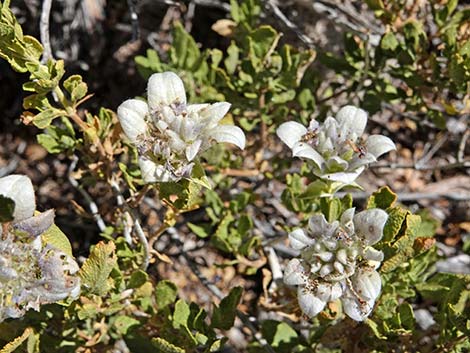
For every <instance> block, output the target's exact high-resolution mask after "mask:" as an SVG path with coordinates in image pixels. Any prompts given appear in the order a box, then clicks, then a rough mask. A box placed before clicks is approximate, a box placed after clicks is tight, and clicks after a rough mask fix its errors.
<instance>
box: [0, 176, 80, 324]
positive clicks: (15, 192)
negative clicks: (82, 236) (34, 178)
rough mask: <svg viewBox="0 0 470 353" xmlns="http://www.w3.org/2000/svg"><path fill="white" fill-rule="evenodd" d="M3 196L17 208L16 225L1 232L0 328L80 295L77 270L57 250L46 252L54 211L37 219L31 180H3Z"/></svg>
mask: <svg viewBox="0 0 470 353" xmlns="http://www.w3.org/2000/svg"><path fill="white" fill-rule="evenodd" d="M0 194H1V195H3V196H6V197H8V198H10V199H12V200H13V201H14V202H15V209H14V214H13V216H14V219H13V221H12V222H10V223H7V224H2V225H1V227H0V229H2V230H3V234H0V322H2V321H3V320H5V319H6V318H18V317H21V316H23V315H24V314H25V312H26V311H27V310H28V309H34V310H39V307H40V305H42V304H48V303H54V302H57V301H60V300H63V299H66V298H77V297H78V295H79V293H80V279H79V277H78V271H79V267H78V265H77V263H76V262H75V260H74V259H73V258H72V257H71V256H69V255H68V254H65V253H64V252H62V251H61V250H59V249H56V248H54V247H51V246H50V245H46V246H44V245H43V243H42V238H41V235H42V234H43V233H44V232H45V231H46V230H47V229H49V228H50V227H51V226H52V225H53V223H54V211H53V210H49V211H45V212H43V213H40V214H38V215H36V216H33V214H34V211H35V205H36V202H35V197H34V190H33V186H32V183H31V180H30V179H29V178H28V177H26V176H22V175H10V176H8V177H4V178H0Z"/></svg>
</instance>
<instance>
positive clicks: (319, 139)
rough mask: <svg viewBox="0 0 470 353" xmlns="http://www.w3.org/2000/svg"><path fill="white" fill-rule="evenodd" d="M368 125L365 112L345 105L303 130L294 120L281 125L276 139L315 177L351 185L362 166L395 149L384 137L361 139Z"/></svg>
mask: <svg viewBox="0 0 470 353" xmlns="http://www.w3.org/2000/svg"><path fill="white" fill-rule="evenodd" d="M366 125H367V113H366V112H365V111H364V110H362V109H359V108H356V107H354V106H350V105H348V106H345V107H343V108H341V109H340V110H339V112H338V113H337V114H336V117H334V118H333V117H328V118H326V120H325V121H324V122H323V123H322V124H319V123H318V122H317V121H316V120H312V121H311V122H310V125H309V127H308V128H307V127H305V126H303V125H302V124H300V123H297V122H295V121H288V122H285V123H283V124H281V125H280V126H279V127H278V129H277V135H278V137H279V138H280V139H281V140H282V141H283V142H284V143H285V144H286V145H287V146H288V147H289V148H290V149H291V150H292V155H293V156H294V157H299V158H304V159H307V160H309V161H311V162H312V166H313V173H314V174H315V175H317V176H318V177H320V178H322V179H325V180H330V181H336V182H341V183H343V184H346V185H347V184H352V183H353V182H354V181H355V180H356V178H357V177H358V176H359V174H361V173H362V171H363V170H364V167H365V166H366V165H367V164H369V163H372V162H375V161H377V158H378V157H380V156H381V155H383V154H384V153H387V152H389V151H391V150H394V149H395V144H394V143H393V141H392V140H390V139H389V138H388V137H386V136H382V135H371V136H369V137H368V138H367V139H364V138H363V137H362V135H363V133H364V129H365V127H366Z"/></svg>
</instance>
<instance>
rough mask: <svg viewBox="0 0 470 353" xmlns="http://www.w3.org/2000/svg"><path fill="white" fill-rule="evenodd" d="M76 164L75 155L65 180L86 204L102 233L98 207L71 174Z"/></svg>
mask: <svg viewBox="0 0 470 353" xmlns="http://www.w3.org/2000/svg"><path fill="white" fill-rule="evenodd" d="M77 163H78V157H77V156H76V155H73V157H72V162H71V163H70V166H69V169H68V174H67V178H68V180H69V183H70V184H71V185H72V186H73V187H74V188H75V189H77V190H78V192H79V193H80V194H81V195H82V196H83V198H84V199H85V201H86V202H87V206H88V209H89V210H90V212H91V215H92V216H93V219H94V220H95V222H96V225H97V226H98V228H99V230H100V231H101V232H104V231H105V229H106V224H105V223H104V221H103V218H102V217H101V215H100V213H99V211H98V206H97V205H96V203H95V201H93V199H92V198H91V196H90V194H88V192H87V191H86V190H85V189H84V188H83V186H81V185H80V183H79V182H78V181H77V179H75V178H74V177H73V175H72V174H73V172H74V170H75V168H76V167H77Z"/></svg>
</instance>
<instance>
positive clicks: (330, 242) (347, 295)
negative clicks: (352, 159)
mask: <svg viewBox="0 0 470 353" xmlns="http://www.w3.org/2000/svg"><path fill="white" fill-rule="evenodd" d="M354 213H355V210H354V208H350V209H348V210H346V211H345V212H344V213H343V215H342V216H341V219H340V221H334V222H333V223H328V222H327V221H326V219H325V217H324V216H323V215H314V216H312V217H311V218H310V219H309V224H308V229H307V231H305V230H304V229H300V228H299V229H296V230H294V231H293V232H292V233H290V234H289V239H290V244H291V246H292V247H293V248H294V249H296V250H300V253H301V254H300V257H299V258H294V259H292V260H290V261H289V263H288V264H287V267H286V269H285V271H284V283H286V284H287V285H292V286H298V293H297V294H298V302H299V306H300V308H301V309H302V311H303V312H304V313H305V314H306V315H307V316H309V317H313V316H316V315H317V314H318V313H320V312H321V311H322V310H323V309H324V307H325V305H326V304H327V303H328V302H330V301H334V300H337V299H341V302H342V304H343V310H344V312H345V313H346V315H348V316H349V317H350V318H352V319H353V320H356V321H363V320H364V319H365V318H367V317H368V316H369V314H370V313H371V311H372V308H373V306H374V303H375V301H376V299H377V297H378V296H379V294H380V290H381V286H382V282H381V279H380V275H379V273H378V272H377V271H376V269H377V268H378V267H379V266H380V263H381V262H382V260H383V253H382V252H381V251H379V250H376V249H374V248H373V247H372V245H374V244H376V243H377V242H378V241H379V240H380V239H381V238H382V236H383V228H384V226H385V223H386V222H387V219H388V215H387V213H386V212H385V211H383V210H381V209H369V210H366V211H362V212H360V213H357V214H356V215H355V214H354Z"/></svg>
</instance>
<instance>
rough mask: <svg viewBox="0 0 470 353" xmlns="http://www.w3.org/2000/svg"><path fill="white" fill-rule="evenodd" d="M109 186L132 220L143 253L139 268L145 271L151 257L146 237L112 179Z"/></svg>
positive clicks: (117, 185)
mask: <svg viewBox="0 0 470 353" xmlns="http://www.w3.org/2000/svg"><path fill="white" fill-rule="evenodd" d="M109 184H110V185H111V187H112V188H113V190H114V192H115V193H116V195H117V197H118V198H119V197H121V198H122V199H121V200H122V201H123V203H122V206H123V207H124V212H125V213H127V214H128V216H130V217H131V218H132V221H133V223H134V230H135V231H136V234H137V238H139V241H140V243H141V244H142V248H143V252H144V260H143V262H142V264H141V268H142V269H143V270H144V271H145V270H147V268H148V267H149V264H150V257H151V255H150V247H149V244H148V240H147V237H146V235H145V233H144V231H143V229H142V227H141V226H140V222H139V219H138V218H137V216H136V215H135V214H134V212H133V210H132V209H131V207H130V206H129V204H128V203H127V202H126V200H125V199H124V196H123V195H122V193H121V189H120V188H119V184H118V183H117V182H116V181H115V180H114V179H111V180H109Z"/></svg>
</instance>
